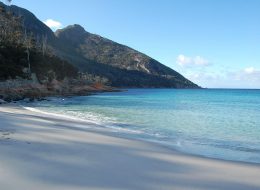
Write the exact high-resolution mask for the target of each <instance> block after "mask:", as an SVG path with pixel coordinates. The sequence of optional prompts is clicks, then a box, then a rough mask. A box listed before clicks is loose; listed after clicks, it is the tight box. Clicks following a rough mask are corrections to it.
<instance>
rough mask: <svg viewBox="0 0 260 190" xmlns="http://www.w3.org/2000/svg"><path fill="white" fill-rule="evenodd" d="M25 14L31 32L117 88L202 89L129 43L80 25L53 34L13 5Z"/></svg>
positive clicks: (14, 9) (20, 13) (15, 9)
mask: <svg viewBox="0 0 260 190" xmlns="http://www.w3.org/2000/svg"><path fill="white" fill-rule="evenodd" d="M9 10H11V11H12V12H13V13H14V14H15V15H17V16H22V18H23V21H24V26H25V27H26V29H27V31H28V32H31V33H33V34H34V36H36V37H37V40H39V41H42V40H43V39H46V42H47V44H48V49H49V51H51V53H52V54H53V55H56V56H57V57H59V58H60V59H63V60H66V61H67V62H69V63H70V64H72V65H73V66H75V67H77V69H78V70H79V71H81V72H84V73H88V74H91V75H98V76H101V77H105V78H107V79H108V80H109V83H110V84H111V85H112V86H117V87H157V88H162V87H167V88H199V87H198V86H197V85H196V84H194V83H192V82H191V81H189V80H187V79H186V78H184V77H183V76H182V75H180V74H179V73H177V72H176V71H174V70H172V69H170V68H169V67H166V66H164V65H163V64H161V63H159V62H158V61H156V60H154V59H152V58H150V57H149V56H146V55H144V54H143V53H141V52H138V51H136V50H134V49H132V48H129V47H127V46H125V45H121V44H118V43H116V42H113V41H111V40H109V39H106V38H103V37H101V36H98V35H95V34H91V33H89V32H87V31H85V29H84V28H83V27H81V26H80V25H71V26H68V27H66V28H64V29H62V30H58V31H56V32H55V33H53V32H52V31H51V30H50V29H49V28H48V27H47V26H46V25H45V24H44V23H42V22H41V21H40V20H38V19H37V17H36V16H34V15H33V14H32V13H30V12H29V11H27V10H26V9H23V8H20V7H17V6H10V7H9Z"/></svg>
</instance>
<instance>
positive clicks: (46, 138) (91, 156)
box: [0, 104, 260, 189]
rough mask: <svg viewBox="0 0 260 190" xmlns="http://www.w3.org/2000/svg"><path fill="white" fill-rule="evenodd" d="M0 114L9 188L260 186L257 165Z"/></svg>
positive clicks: (85, 125) (71, 123)
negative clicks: (14, 180) (187, 152)
mask: <svg viewBox="0 0 260 190" xmlns="http://www.w3.org/2000/svg"><path fill="white" fill-rule="evenodd" d="M0 119H1V122H0V123H1V124H2V125H1V127H0V152H1V154H0V166H1V167H0V185H1V187H3V188H4V189H21V188H23V189H29V187H36V186H37V187H39V188H37V189H259V188H260V182H259V178H260V165H259V164H254V163H245V162H238V161H226V160H220V159H214V158H206V157H202V156H197V155H189V154H186V153H182V152H178V151H176V150H172V149H170V148H168V147H164V146H163V145H158V144H157V143H154V142H147V141H142V140H139V139H138V140H137V139H132V138H125V137H118V136H117V135H113V134H112V133H111V132H109V130H108V129H106V128H105V127H100V129H95V124H93V123H90V122H86V121H76V120H71V119H65V118H58V117H55V116H50V115H45V114H42V113H36V112H32V111H29V110H25V109H23V108H21V107H18V106H17V105H11V104H8V105H1V106H0ZM103 128H104V129H103ZM40 165H41V166H40ZM13 166H15V167H13ZM61 166H62V167H61ZM1 168H3V169H1ZM45 168H46V169H45ZM56 169H57V170H56ZM52 172H54V173H52ZM10 177H12V178H15V179H17V182H15V183H13V182H12V181H11V180H8V179H9V178H10ZM155 182H156V183H155Z"/></svg>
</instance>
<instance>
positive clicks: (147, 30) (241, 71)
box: [13, 0, 260, 88]
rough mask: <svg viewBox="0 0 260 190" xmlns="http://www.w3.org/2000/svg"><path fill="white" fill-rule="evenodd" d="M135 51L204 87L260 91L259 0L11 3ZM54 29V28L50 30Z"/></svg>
mask: <svg viewBox="0 0 260 190" xmlns="http://www.w3.org/2000/svg"><path fill="white" fill-rule="evenodd" d="M13 4H16V5H18V6H21V7H24V8H26V9H28V10H30V11H32V12H33V13H34V14H35V15H37V17H38V18H39V19H40V20H42V21H47V20H48V19H49V22H48V23H49V25H52V26H53V27H54V28H55V27H57V28H58V27H65V26H67V25H70V24H75V23H77V24H80V25H82V26H83V27H84V28H85V29H86V30H87V31H89V32H91V33H96V34H99V35H101V36H104V37H106V38H109V39H111V40H114V41H116V42H119V43H122V44H125V45H128V46H130V47H132V48H134V49H136V50H139V51H141V52H143V53H145V54H147V55H149V56H150V57H153V58H155V59H156V60H158V61H160V62H161V63H163V64H165V65H167V66H169V67H171V68H173V69H175V70H176V71H178V72H180V73H181V74H183V75H184V76H185V77H187V78H189V79H190V80H192V81H194V82H196V83H198V84H199V85H201V86H203V87H215V88H260V20H259V19H260V1H259V0H247V1H245V0H216V1H215V0H214V1H213V0H160V1H158V0H78V1H69V0H66V1H64V0H63V1H62V0H55V1H52V0H42V1H37V3H36V1H35V0H13ZM54 28H53V29H54Z"/></svg>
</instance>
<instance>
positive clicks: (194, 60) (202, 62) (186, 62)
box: [176, 54, 209, 67]
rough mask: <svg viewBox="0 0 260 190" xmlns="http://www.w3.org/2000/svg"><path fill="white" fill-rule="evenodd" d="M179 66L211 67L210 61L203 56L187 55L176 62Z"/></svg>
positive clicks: (180, 56) (178, 58)
mask: <svg viewBox="0 0 260 190" xmlns="http://www.w3.org/2000/svg"><path fill="white" fill-rule="evenodd" d="M176 62H177V64H179V65H180V66H182V67H185V66H206V65H209V61H208V60H206V59H204V58H203V57H201V56H195V57H187V56H185V55H182V54H181V55H179V56H178V57H177V60H176Z"/></svg>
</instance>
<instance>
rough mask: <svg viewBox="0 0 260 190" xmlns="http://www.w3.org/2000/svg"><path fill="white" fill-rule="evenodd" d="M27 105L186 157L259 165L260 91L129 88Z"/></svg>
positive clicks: (27, 104) (52, 99)
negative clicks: (92, 124) (165, 148)
mask: <svg viewBox="0 0 260 190" xmlns="http://www.w3.org/2000/svg"><path fill="white" fill-rule="evenodd" d="M23 105H24V106H25V107H27V108H28V107H29V108H33V109H37V110H40V111H43V112H48V113H53V114H60V115H63V116H68V117H74V118H80V119H84V120H87V121H91V122H93V123H96V124H98V125H99V126H103V127H106V128H109V129H111V131H112V132H115V133H116V134H117V135H119V136H120V135H122V136H129V137H130V138H136V139H141V140H145V141H151V142H155V143H159V144H161V145H163V146H167V147H169V148H172V149H174V150H178V151H180V152H184V153H188V154H194V155H200V156H205V157H210V158H218V159H224V160H234V161H243V162H251V163H260V90H226V89H194V90H191V89H127V90H125V91H123V92H110V93H101V94H96V95H92V96H80V97H71V98H49V101H40V102H34V103H23Z"/></svg>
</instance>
